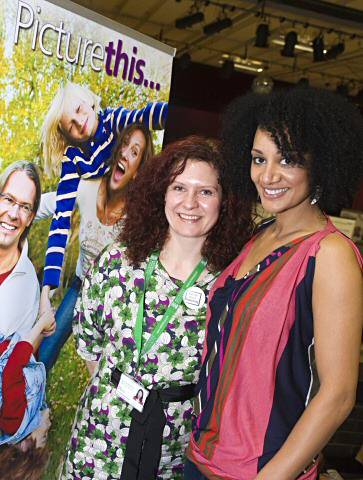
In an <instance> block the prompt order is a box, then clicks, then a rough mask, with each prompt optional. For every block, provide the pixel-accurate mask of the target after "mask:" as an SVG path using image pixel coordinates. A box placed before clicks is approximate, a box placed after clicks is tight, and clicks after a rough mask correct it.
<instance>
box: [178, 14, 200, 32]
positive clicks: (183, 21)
mask: <svg viewBox="0 0 363 480" xmlns="http://www.w3.org/2000/svg"><path fill="white" fill-rule="evenodd" d="M203 21H204V13H203V12H195V13H191V14H190V15H186V16H185V17H181V18H177V19H176V20H175V27H176V28H179V29H181V30H183V29H185V28H189V27H192V26H193V25H195V24H197V23H200V22H203Z"/></svg>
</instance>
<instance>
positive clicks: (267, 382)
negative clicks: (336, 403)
mask: <svg viewBox="0 0 363 480" xmlns="http://www.w3.org/2000/svg"><path fill="white" fill-rule="evenodd" d="M335 232H337V229H336V228H335V227H334V225H333V224H332V223H331V222H330V220H328V222H327V226H326V227H325V228H324V229H323V230H321V231H318V232H316V233H314V234H311V235H308V236H304V237H301V238H298V239H296V240H294V241H292V242H290V243H289V244H287V245H285V246H283V247H280V248H278V249H277V250H275V251H274V252H272V253H271V254H270V255H268V256H267V257H266V258H265V259H264V260H263V261H262V262H261V263H260V264H259V265H257V266H256V267H255V268H254V269H253V270H252V271H250V272H249V273H248V274H246V275H245V276H244V277H243V278H241V279H238V280H237V279H236V278H235V277H236V275H237V273H238V271H239V268H240V266H241V264H242V262H243V260H244V259H245V258H246V256H247V254H248V252H249V250H250V248H251V246H252V243H253V241H254V239H255V238H256V237H254V238H252V240H251V241H250V242H249V243H248V244H247V245H246V247H245V248H244V249H243V251H242V252H241V254H240V255H239V256H238V257H237V258H236V259H235V260H234V262H233V263H232V264H231V265H230V266H229V267H227V269H226V270H225V271H224V272H223V273H222V275H221V276H220V277H219V278H218V279H217V281H216V283H215V285H214V287H213V289H212V291H211V294H210V302H209V311H208V314H207V321H208V325H207V336H206V341H205V345H204V353H203V363H202V369H201V373H200V378H199V383H198V387H197V400H196V413H197V415H198V416H197V418H196V419H195V422H194V426H193V433H192V436H191V442H190V445H189V447H188V451H187V456H188V458H189V459H190V460H191V461H192V462H193V463H195V464H196V466H197V467H198V469H199V470H200V472H202V473H203V475H205V476H206V477H207V478H208V479H213V480H222V479H223V480H241V479H243V480H252V479H253V478H255V476H256V474H257V472H258V471H260V470H261V469H262V468H263V466H264V465H265V464H266V463H267V462H268V461H269V460H270V459H271V458H272V457H273V456H274V455H275V454H276V452H277V451H278V450H279V449H280V448H281V446H282V445H283V443H284V442H285V440H286V438H287V437H288V435H289V433H290V432H291V430H292V429H293V427H294V425H295V424H296V422H297V421H298V419H299V417H300V416H301V415H302V413H303V411H304V409H305V407H306V405H307V404H308V402H309V401H310V399H311V398H312V396H313V395H314V392H315V391H316V382H317V381H318V379H317V375H316V373H315V368H314V363H315V362H314V325H313V313H312V285H313V277H314V270H315V257H316V253H317V251H318V250H319V244H320V241H321V240H322V239H323V238H324V237H325V236H326V235H328V234H330V233H335ZM347 241H349V242H350V240H348V239H347ZM350 243H352V242H350ZM352 248H354V249H355V250H356V253H357V256H358V257H359V259H360V260H359V261H360V262H361V258H360V254H359V253H358V250H357V249H356V247H355V246H354V245H353V244H352ZM316 469H317V466H316V465H314V466H313V467H312V468H311V469H310V470H309V471H308V472H307V473H305V474H302V475H301V476H299V479H301V480H302V479H304V480H307V479H309V480H310V479H311V480H312V479H315V478H316V476H317V473H316Z"/></svg>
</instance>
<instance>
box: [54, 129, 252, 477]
mask: <svg viewBox="0 0 363 480" xmlns="http://www.w3.org/2000/svg"><path fill="white" fill-rule="evenodd" d="M225 172H226V169H225V168H224V166H223V162H222V159H221V156H220V154H219V152H218V150H217V148H216V147H215V146H214V145H213V144H212V143H210V142H208V141H206V140H204V139H202V138H199V137H189V138H187V139H185V140H182V141H179V142H176V143H174V144H172V145H169V146H167V147H166V148H165V150H164V151H163V152H162V153H161V154H160V155H158V156H156V157H155V158H153V159H151V160H150V161H147V162H146V163H145V164H144V166H143V167H142V168H141V170H140V173H139V175H138V176H137V177H136V179H135V180H134V182H133V184H132V186H131V187H130V190H129V192H128V196H127V198H126V204H125V222H124V227H123V230H122V233H121V237H120V243H117V244H113V245H111V246H110V247H108V248H107V249H106V250H105V251H104V252H103V253H102V255H101V256H100V258H99V259H98V261H96V263H95V264H94V266H93V268H91V270H90V271H89V272H88V275H87V276H86V278H85V281H84V284H83V290H82V296H81V298H80V299H79V302H78V304H77V306H76V311H77V320H78V322H77V325H76V327H75V334H76V338H77V342H78V353H79V354H80V355H81V356H82V357H83V358H84V359H85V360H87V361H93V362H97V361H99V364H98V366H97V367H96V373H95V375H94V377H93V379H92V381H91V384H90V386H89V387H88V389H87V391H86V393H85V395H84V397H83V400H82V404H81V406H80V408H79V410H78V414H77V419H76V423H75V425H74V428H73V432H72V436H71V441H70V446H69V450H68V455H67V459H66V462H65V466H64V471H63V476H62V478H63V479H74V478H77V479H78V478H98V479H108V480H111V479H115V480H116V479H119V478H122V479H127V480H132V479H135V480H136V479H145V480H146V479H147V480H152V479H156V478H157V479H172V480H177V479H180V478H181V477H182V473H183V459H184V450H185V447H186V445H187V442H188V437H189V433H190V430H191V413H192V404H191V402H190V399H191V398H192V397H193V393H194V388H193V387H194V382H196V380H197V378H198V372H199V364H200V360H201V351H202V346H203V341H204V328H205V316H206V306H207V297H208V294H209V291H210V289H211V287H212V285H213V283H214V281H215V279H216V275H217V272H218V271H219V270H221V269H222V268H223V267H224V266H226V265H227V264H228V262H229V261H230V260H231V259H232V258H233V257H234V256H235V255H236V254H237V253H238V251H239V250H240V248H241V246H242V244H243V241H244V239H245V238H246V236H247V235H248V233H249V225H250V222H249V220H248V219H246V220H245V219H244V218H243V216H241V215H239V211H240V208H239V205H238V202H237V201H236V198H235V197H234V195H233V192H231V190H230V188H229V185H228V182H227V181H226V178H225ZM140 391H141V392H142V393H143V400H144V402H143V403H144V405H143V406H142V405H140V402H137V401H136V400H135V395H137V394H138V392H140Z"/></svg>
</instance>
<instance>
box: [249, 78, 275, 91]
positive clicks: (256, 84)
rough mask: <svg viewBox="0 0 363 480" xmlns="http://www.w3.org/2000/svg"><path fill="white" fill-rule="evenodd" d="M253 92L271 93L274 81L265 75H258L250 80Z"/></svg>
mask: <svg viewBox="0 0 363 480" xmlns="http://www.w3.org/2000/svg"><path fill="white" fill-rule="evenodd" d="M251 87H252V91H253V93H258V94H261V95H264V94H268V93H271V92H272V90H273V87H274V82H273V80H272V78H271V77H268V76H267V75H258V76H257V77H255V78H254V80H253V82H252V86H251Z"/></svg>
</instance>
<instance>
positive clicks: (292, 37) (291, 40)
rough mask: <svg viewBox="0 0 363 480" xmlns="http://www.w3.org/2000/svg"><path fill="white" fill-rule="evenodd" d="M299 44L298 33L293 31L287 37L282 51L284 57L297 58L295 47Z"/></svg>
mask: <svg viewBox="0 0 363 480" xmlns="http://www.w3.org/2000/svg"><path fill="white" fill-rule="evenodd" d="M296 44H297V33H296V32H295V30H291V31H290V32H288V33H287V34H286V35H285V45H284V47H283V49H282V50H281V55H282V56H283V57H295V45H296Z"/></svg>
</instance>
